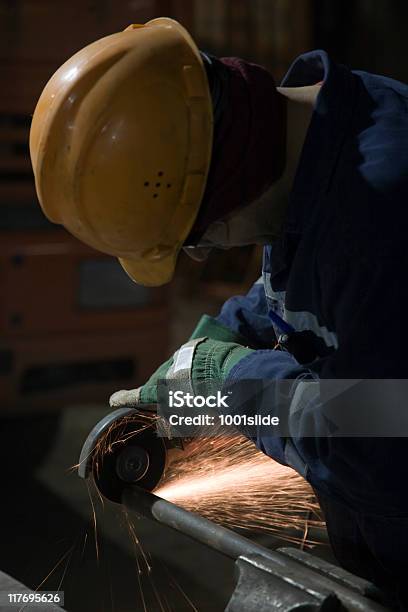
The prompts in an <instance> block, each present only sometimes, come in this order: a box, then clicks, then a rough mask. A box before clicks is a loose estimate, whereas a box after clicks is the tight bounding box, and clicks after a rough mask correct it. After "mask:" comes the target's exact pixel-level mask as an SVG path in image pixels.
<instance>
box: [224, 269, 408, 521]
mask: <svg viewBox="0 0 408 612" xmlns="http://www.w3.org/2000/svg"><path fill="white" fill-rule="evenodd" d="M400 264H401V260H396V259H394V258H389V259H383V260H382V261H377V262H376V263H374V264H373V263H372V260H371V262H370V267H369V269H368V264H367V269H365V264H364V263H362V262H360V265H359V266H355V270H354V272H353V271H351V270H350V269H348V270H344V273H345V276H346V275H347V278H343V279H339V280H342V282H341V286H342V291H341V292H338V293H337V292H336V302H335V304H336V308H335V309H334V310H333V320H334V323H335V331H336V333H337V335H338V339H339V347H338V349H337V350H336V351H334V352H333V353H332V354H331V355H329V356H328V357H326V358H324V359H322V360H320V361H316V362H313V363H312V364H309V365H308V367H307V366H303V365H300V364H299V363H298V362H297V361H296V360H295V358H294V357H293V356H292V355H291V354H289V353H285V352H281V351H274V350H257V351H255V352H254V353H252V354H251V355H248V356H247V357H245V358H244V359H242V360H241V361H240V362H239V363H238V364H237V365H236V366H235V367H234V368H233V369H232V370H231V372H230V374H229V380H228V383H234V382H235V383H237V382H239V381H245V380H246V381H251V380H258V381H259V380H262V381H263V387H266V386H267V385H265V382H268V381H269V382H270V381H275V382H277V381H282V385H275V388H273V392H269V393H264V398H263V400H262V401H260V402H254V403H253V406H252V410H253V412H256V413H257V414H261V415H265V414H272V415H275V414H276V413H277V412H279V415H283V421H284V424H283V430H282V433H281V434H279V435H274V434H273V433H271V429H270V428H269V429H268V428H265V427H258V428H257V430H256V431H255V433H254V435H253V436H252V438H253V439H254V441H255V443H256V444H257V446H258V447H259V448H260V449H261V450H262V451H263V452H264V453H266V454H267V455H269V456H270V457H272V458H274V459H276V460H277V461H279V462H281V463H284V464H286V465H290V466H291V467H293V468H294V469H296V470H297V471H298V472H299V473H300V474H302V475H303V476H304V477H306V478H307V479H308V480H309V482H310V483H311V484H312V485H313V486H314V487H315V488H316V489H317V490H320V491H321V492H322V493H326V494H328V495H331V496H335V497H337V498H338V499H339V500H343V501H345V502H347V503H349V504H352V505H354V506H355V507H358V508H359V509H360V510H363V509H366V510H371V511H377V510H379V509H381V511H383V509H384V505H385V504H386V505H387V506H388V508H389V509H390V511H394V510H395V509H398V508H401V503H402V499H400V496H401V495H403V496H405V495H406V493H405V487H402V486H401V482H402V480H403V479H404V476H403V474H402V472H401V470H402V469H403V466H405V465H406V456H407V454H408V444H407V435H408V431H405V432H403V431H401V432H398V429H397V428H394V429H393V428H392V427H391V429H388V432H387V433H386V434H385V435H384V436H382V435H381V431H382V430H380V429H378V428H377V429H376V430H374V429H373V425H372V422H371V420H372V417H371V415H372V414H374V413H373V412H372V409H373V406H374V407H375V408H376V409H377V408H379V409H380V411H381V416H383V417H385V419H386V421H384V425H385V426H387V425H390V423H391V424H392V419H393V418H394V417H393V416H392V414H393V413H392V412H391V409H392V408H391V403H390V402H391V399H390V398H391V397H396V396H397V395H398V394H399V396H400V397H402V394H401V393H399V390H398V386H399V384H400V383H401V385H403V384H404V381H403V380H401V379H407V378H408V376H407V370H408V362H407V359H406V356H405V350H406V346H407V345H408V342H407V341H408V334H407V331H406V324H405V322H404V319H405V318H406V315H405V304H406V303H407V301H406V298H407V289H406V288H405V286H402V285H401V281H400V278H399V276H398V275H397V274H396V270H398V269H399V268H398V266H399V265H400ZM346 281H347V282H346ZM403 285H405V284H404V283H403ZM384 332H386V335H385V336H384V335H382V334H384ZM381 337H383V338H385V339H386V342H382V341H381ZM404 347H405V348H404ZM371 379H374V380H371ZM382 379H388V381H387V383H385V381H384V380H382ZM390 379H400V383H399V382H398V381H396V380H390ZM357 380H363V382H364V383H367V385H368V386H367V387H366V388H364V390H363V395H362V396H361V395H357V396H356V395H355V394H353V393H351V392H349V391H347V392H346V393H343V394H341V393H340V394H337V395H336V393H334V394H332V397H331V396H330V393H329V395H328V396H327V397H328V399H327V400H326V399H325V400H324V401H323V399H322V397H326V396H325V395H324V394H322V388H329V389H330V388H331V387H330V385H331V383H332V384H333V385H334V388H335V386H336V385H337V384H339V385H340V387H342V385H343V388H344V387H347V385H348V384H350V386H351V387H352V388H355V387H353V383H356V381H357ZM371 383H373V384H372V386H371V395H370V402H371V403H370V404H369V405H368V403H367V402H365V398H366V397H367V395H364V393H366V390H367V389H368V390H370V384H371ZM388 383H391V386H392V395H391V394H390V393H389V392H387V393H386V392H382V389H384V388H385V387H386V385H387V384H388ZM374 385H375V386H374ZM384 385H385V386H384ZM372 388H375V389H376V390H377V391H376V392H375V393H372ZM400 390H401V389H400ZM403 390H404V387H402V391H403ZM356 397H357V401H356ZM362 398H363V402H361V401H360V400H361V399H362ZM364 403H365V404H366V405H364ZM283 404H284V405H283ZM248 406H251V404H248V403H247V404H246V407H245V409H246V411H248ZM232 410H233V411H234V410H239V407H238V408H235V407H234V405H233V406H232ZM332 410H334V412H333V411H332ZM339 410H340V411H341V413H340V412H339ZM331 411H332V412H331ZM328 414H329V415H330V416H331V415H332V414H334V415H340V417H341V419H340V420H341V423H340V430H339V429H338V428H337V429H336V424H337V423H336V418H335V419H334V425H335V426H334V428H333V420H332V419H331V418H328ZM355 415H359V417H360V420H359V421H358V420H357V421H355V420H354V416H355ZM343 421H344V422H345V423H346V424H347V425H349V424H350V423H351V430H350V429H347V427H346V428H345V429H343V430H342V429H341V427H342V426H343ZM355 424H357V429H356V430H355V431H352V430H353V427H354V426H355ZM366 425H367V433H366V434H365V433H364V432H365V427H366ZM356 432H357V434H358V435H355V434H356ZM405 501H406V500H405ZM404 503H405V502H404Z"/></svg>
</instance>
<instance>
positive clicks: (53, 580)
mask: <svg viewBox="0 0 408 612" xmlns="http://www.w3.org/2000/svg"><path fill="white" fill-rule="evenodd" d="M156 16H171V17H174V18H176V19H179V20H180V21H181V22H182V23H183V24H184V25H185V26H186V27H187V28H189V29H190V30H191V31H192V33H193V35H194V36H195V37H196V40H197V42H198V44H199V46H200V47H201V48H203V49H204V50H207V51H210V52H212V53H214V54H219V55H221V54H223V55H228V54H230V55H240V56H242V57H244V58H246V59H249V60H253V61H257V62H259V63H263V64H264V65H266V66H267V67H268V68H269V69H270V70H271V71H272V73H273V74H274V75H275V77H276V79H277V80H279V79H280V78H281V77H282V76H283V75H284V73H285V72H286V70H287V68H288V67H289V65H290V63H291V62H292V61H293V59H294V58H295V57H296V56H297V55H298V54H299V53H302V52H304V51H308V50H310V49H313V48H323V49H325V50H327V51H328V52H329V53H330V54H331V56H332V57H333V58H334V59H335V60H336V61H339V62H342V63H345V64H348V65H349V66H351V67H352V68H357V69H363V70H368V71H372V72H377V73H382V74H387V75H388V76H392V77H395V78H398V79H401V80H406V81H408V62H407V59H406V58H407V51H408V37H407V35H406V24H407V22H408V3H407V2H405V1H404V0H392V1H390V0H347V2H345V1H344V0H195V1H187V0H166V1H165V0H162V1H160V0H156V1H155V0H120V1H118V0H117V1H113V0H98V1H91V0H69V1H64V0H0V83H1V87H0V298H1V299H0V410H1V413H0V459H1V467H2V504H1V515H0V516H1V522H0V570H3V571H5V572H8V573H10V574H11V575H13V576H14V577H15V578H17V579H19V580H21V581H22V582H24V583H26V584H27V585H28V586H30V587H32V588H36V587H38V586H39V585H40V584H41V582H42V581H43V580H44V579H45V578H46V577H47V575H48V574H49V573H50V572H51V575H50V577H49V578H48V579H47V580H46V581H45V583H44V585H43V586H42V587H41V588H43V589H45V588H48V589H52V588H57V587H58V586H59V585H60V583H61V584H62V587H61V588H63V589H65V593H66V608H67V609H68V610H70V611H71V612H82V611H87V612H92V611H95V612H101V611H102V610H116V611H118V612H126V611H127V610H129V611H130V610H142V609H143V607H142V603H141V598H140V591H139V586H138V579H137V573H136V569H135V568H136V565H135V558H134V550H133V549H132V546H131V544H130V538H129V536H128V533H127V531H126V529H125V528H124V527H123V522H124V521H123V516H122V515H121V513H120V511H119V509H118V508H116V507H114V506H111V505H109V504H107V505H106V506H105V508H104V509H103V508H101V507H100V505H99V506H98V507H97V515H98V532H99V544H100V555H99V561H98V560H97V558H96V553H95V544H94V535H93V533H94V532H93V526H92V523H91V521H90V517H91V505H90V501H89V497H88V494H87V491H86V488H85V486H84V484H83V483H82V482H80V481H79V479H78V478H77V477H76V475H75V473H74V472H72V471H69V467H70V466H72V465H73V464H74V463H75V462H76V460H77V456H78V453H79V450H80V448H81V445H82V442H83V440H84V437H85V436H86V435H87V433H88V431H89V430H90V429H91V427H92V426H93V424H94V423H95V422H96V421H97V420H98V419H99V418H100V417H101V415H103V414H104V413H106V412H107V411H108V410H109V409H108V407H107V399H108V397H109V394H110V393H111V392H112V391H114V390H116V389H118V388H123V387H126V388H131V387H133V386H136V385H138V384H141V383H142V382H143V381H144V380H145V379H146V378H147V377H148V376H149V374H150V373H151V372H152V371H153V370H154V369H155V367H157V365H158V364H159V363H161V361H162V360H163V359H164V358H165V357H167V355H168V353H169V352H170V350H171V349H175V348H176V347H177V346H178V345H179V344H180V343H181V342H182V341H184V340H185V339H186V338H187V337H188V336H189V334H190V332H191V330H192V328H193V327H194V324H195V322H196V320H197V319H198V317H199V315H200V314H202V313H203V312H207V313H215V312H217V310H218V308H219V306H220V305H221V303H222V302H223V300H224V299H226V298H227V297H228V296H230V295H232V294H234V293H236V292H242V291H245V290H246V289H247V288H248V287H249V286H250V284H251V283H252V282H253V281H254V280H255V279H256V278H257V276H258V274H259V265H260V251H259V249H252V248H246V249H239V250H233V252H230V253H218V254H215V255H213V256H211V258H210V259H209V261H208V262H207V263H206V264H196V263H193V262H191V261H190V260H188V259H187V258H186V257H184V256H181V257H180V261H179V265H178V269H177V274H176V278H175V280H174V282H173V283H172V285H171V286H170V287H166V288H164V289H157V290H145V289H143V288H140V287H137V286H136V285H134V284H132V283H131V282H130V281H129V280H128V278H127V277H126V275H125V274H124V272H123V271H122V270H121V268H120V267H119V265H118V264H117V263H116V262H115V261H114V260H112V259H110V258H107V257H105V256H103V255H101V254H98V253H95V252H93V251H92V250H91V249H89V248H87V247H84V246H83V245H80V244H79V243H78V242H77V241H76V240H74V239H73V238H71V237H70V236H68V234H66V232H65V231H64V230H62V229H61V228H58V227H56V226H52V225H51V224H49V223H48V222H47V220H46V219H45V217H44V216H43V214H42V212H41V209H40V207H39V205H38V203H37V200H36V196H35V188H34V182H33V175H32V170H31V164H30V159H29V152H28V135H29V128H30V122H31V116H32V113H33V110H34V108H35V104H36V100H37V99H38V97H39V95H40V93H41V91H42V88H43V87H44V85H45V83H46V82H47V80H48V79H49V77H50V76H51V74H52V73H53V72H54V70H56V69H57V68H58V66H59V65H60V64H61V63H62V62H63V61H65V60H66V59H67V58H69V57H70V56H71V55H72V54H73V53H74V52H75V51H77V50H79V49H80V48H82V47H83V46H85V45H86V44H88V43H90V42H92V41H93V40H95V39H97V38H99V37H102V36H105V35H108V34H110V33H112V32H115V31H118V30H120V29H123V28H125V27H126V26H127V25H128V24H129V23H132V22H133V23H135V22H136V23H137V22H141V23H143V22H144V21H146V20H148V19H151V18H153V17H156ZM139 532H140V535H141V537H143V539H144V541H145V542H146V546H147V549H148V550H149V551H151V553H152V554H153V557H154V559H155V563H154V566H155V568H157V569H156V570H155V572H156V573H155V580H156V584H157V585H158V588H159V589H160V592H161V593H163V596H164V597H166V598H167V600H168V601H169V602H171V608H172V609H173V610H183V609H192V608H191V606H189V605H188V604H186V602H185V599H183V597H182V596H181V595H180V594H177V593H179V591H178V590H177V588H176V587H175V586H174V584H173V583H172V581H171V579H169V573H168V572H170V573H171V574H172V575H174V576H175V577H176V578H177V580H178V582H179V583H180V584H181V586H182V587H183V588H184V589H185V590H186V592H187V593H188V595H189V597H191V599H192V600H193V601H194V602H195V605H196V607H197V609H199V610H200V611H203V610H221V609H222V608H223V606H224V605H225V603H226V601H227V599H228V596H229V594H230V592H231V588H232V566H231V564H230V562H228V561H226V560H224V559H223V558H221V557H220V556H216V555H213V554H212V553H209V552H207V551H205V550H203V548H202V547H199V546H196V545H193V544H192V543H190V542H189V541H188V540H187V539H183V538H181V537H180V536H176V535H174V534H171V533H169V532H168V530H165V529H158V528H156V527H155V526H152V525H149V524H145V523H143V524H140V525H139ZM86 534H87V535H86ZM64 555H65V556H64ZM60 559H62V561H61V563H60V565H58V567H57V569H56V570H55V571H54V572H52V569H53V567H54V565H55V564H56V563H57V562H58V561H59V560H60ZM163 564H164V565H165V566H166V568H167V569H163ZM143 580H145V579H143ZM144 589H145V592H146V598H147V602H148V603H147V605H148V609H149V610H156V609H160V606H159V604H158V603H157V599H156V598H155V596H154V589H152V585H151V582H149V580H147V584H145V585H144ZM183 602H184V603H183Z"/></svg>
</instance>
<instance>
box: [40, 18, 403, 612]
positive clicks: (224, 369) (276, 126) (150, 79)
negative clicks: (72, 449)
mask: <svg viewBox="0 0 408 612" xmlns="http://www.w3.org/2000/svg"><path fill="white" fill-rule="evenodd" d="M407 109H408V87H407V86H406V85H404V84H402V83H400V82H397V81H395V80H392V79H390V78H385V77H381V76H376V75H372V74H368V73H366V72H353V71H351V70H349V69H348V68H346V67H344V66H342V65H339V64H337V63H335V62H334V61H333V60H332V59H330V57H329V56H328V55H327V54H326V53H325V52H323V51H313V52H309V53H306V54H305V55H302V56H301V57H299V58H298V59H296V60H295V61H294V63H293V65H292V66H291V67H290V68H289V71H288V73H287V75H286V77H285V78H284V79H283V82H282V83H281V84H280V86H279V87H277V86H276V84H275V82H274V79H273V77H272V76H271V74H270V73H269V72H268V71H267V70H265V69H264V68H262V67H261V66H258V65H254V64H251V63H248V62H246V61H244V60H242V59H238V58H221V59H219V58H215V57H212V56H210V55H208V54H205V53H202V52H200V51H199V50H198V48H197V46H196V44H195V43H194V41H193V39H192V38H191V37H190V35H189V34H188V32H187V31H186V30H185V29H184V28H183V27H182V26H181V25H180V24H178V23H177V22H175V21H172V20H169V19H166V18H160V19H155V20H153V21H150V22H148V23H147V24H145V25H137V26H131V27H129V28H128V29H127V30H125V31H124V32H120V33H117V34H114V35H112V36H108V37H106V38H103V39H101V40H98V41H96V42H94V43H93V44H91V45H89V46H88V47H86V48H85V49H82V50H81V51H79V53H77V54H76V55H74V56H73V57H72V58H71V59H70V60H68V62H66V63H65V64H64V65H63V66H62V67H61V68H60V69H59V70H58V71H57V72H56V73H55V75H54V76H53V77H52V78H51V80H50V82H49V83H48V84H47V86H46V87H45V89H44V91H43V93H42V95H41V98H40V100H39V102H38V105H37V108H36V110H35V113H34V116H33V122H32V128H31V134H30V150H31V157H32V163H33V168H34V174H35V179H36V188H37V193H38V197H39V200H40V203H41V206H42V208H43V210H44V212H45V214H46V215H47V217H48V218H49V219H50V220H51V221H54V222H55V223H59V224H62V225H63V226H65V228H66V229H67V230H68V231H70V232H71V233H72V234H73V235H74V236H76V237H77V238H79V239H80V240H82V241H83V242H85V243H86V244H88V245H90V246H92V247H94V248H96V249H99V250H100V251H102V252H104V253H107V254H110V255H113V256H116V257H118V258H119V261H120V263H121V264H122V266H123V268H124V269H125V270H126V272H127V273H128V274H129V276H131V278H132V279H134V281H136V283H140V284H142V285H146V286H158V285H163V284H165V283H168V282H170V281H171V279H172V277H173V274H174V270H175V266H176V262H177V258H178V256H179V253H180V251H181V250H184V251H185V252H186V253H188V254H190V255H191V256H192V257H193V258H195V259H202V258H205V257H206V256H207V255H208V253H209V252H210V251H211V249H213V248H223V249H225V248H229V247H232V246H239V245H247V244H260V245H264V258H263V269H262V276H261V278H260V279H259V281H257V282H256V283H255V284H254V286H253V287H252V288H251V289H250V291H249V293H248V294H247V295H246V296H239V297H232V298H231V299H229V300H228V301H227V302H226V303H225V305H224V306H223V308H222V309H221V312H220V314H219V315H218V316H217V317H210V316H206V315H204V316H203V318H202V319H201V320H200V322H199V323H198V326H197V328H196V330H195V332H194V333H193V335H192V337H191V339H190V340H189V342H188V343H186V345H183V347H182V348H183V350H182V351H181V350H179V351H178V352H177V353H176V355H175V356H173V357H172V358H170V359H169V360H168V361H167V362H166V363H164V364H163V365H161V366H160V367H159V368H158V370H157V372H155V373H154V374H153V375H152V377H151V378H150V380H149V381H147V382H146V383H145V384H144V385H143V386H142V387H140V388H139V389H135V390H130V391H119V392H117V393H115V394H114V395H113V396H112V398H111V405H112V406H113V407H118V406H124V405H126V406H129V405H131V406H134V407H138V408H139V409H142V408H143V405H144V404H151V403H156V402H157V400H158V396H157V394H158V385H159V381H160V380H162V379H166V380H167V381H170V382H171V381H172V380H174V381H175V383H176V382H177V379H178V372H179V371H180V369H181V371H182V372H183V375H184V379H185V380H188V381H189V384H191V385H192V387H193V389H194V387H195V385H196V384H198V383H199V382H201V381H203V380H210V381H211V380H218V381H221V382H222V383H225V384H233V383H239V382H240V381H269V382H274V381H275V382H279V381H282V383H287V386H286V387H285V389H286V392H285V393H284V394H281V396H280V399H279V402H277V403H275V402H274V401H272V400H271V398H273V395H271V393H270V392H269V395H268V392H267V391H265V393H266V396H265V397H266V400H265V401H262V400H263V396H262V394H261V401H260V402H259V401H257V402H255V403H253V404H251V402H249V404H248V402H247V403H245V406H246V408H245V409H246V410H247V411H249V412H250V411H251V410H252V412H253V413H255V412H257V411H258V412H259V411H261V412H262V414H271V415H274V414H275V413H276V412H277V410H279V415H280V416H282V415H283V417H284V420H285V415H286V422H285V423H286V424H285V427H286V430H285V431H284V432H283V433H282V435H271V432H270V431H269V430H268V429H266V428H265V427H258V428H257V429H256V431H255V432H254V433H253V435H252V438H253V439H254V441H255V443H256V444H257V446H258V447H259V448H260V449H261V450H262V451H263V452H264V453H266V454H267V455H269V456H270V457H272V458H273V459H275V460H277V461H279V462H280V463H283V464H285V465H289V466H291V467H293V468H294V469H295V470H297V471H298V472H299V473H300V474H301V475H302V476H303V477H304V478H306V479H307V480H308V482H309V483H310V484H311V485H312V486H313V488H314V490H315V491H316V494H317V496H318V499H319V502H320V505H321V507H322V510H323V511H324V514H325V518H326V522H327V528H328V533H329V537H330V541H331V545H332V548H333V551H334V554H335V555H336V557H337V559H338V561H339V562H340V564H341V565H342V566H344V567H345V568H347V569H348V570H350V571H352V572H355V573H357V574H358V575H360V576H363V577H365V578H368V579H369V580H371V581H373V582H374V583H375V584H376V585H377V586H378V587H379V588H380V589H382V591H383V592H385V593H387V597H388V603H389V605H390V606H391V607H392V606H394V607H395V608H397V607H398V606H399V607H400V608H401V609H407V608H408V594H407V587H406V578H405V576H406V574H407V571H408V562H407V560H406V556H407V555H406V551H407V550H408V505H407V500H408V492H407V486H406V472H405V463H406V458H407V455H408V442H407V438H406V435H407V431H406V430H405V429H403V428H400V427H399V425H398V424H397V423H396V422H395V427H394V426H393V425H394V421H393V419H394V416H393V415H394V413H393V412H390V411H388V412H387V418H388V421H387V422H386V423H385V422H384V423H383V425H384V426H385V427H386V429H387V427H388V429H387V433H386V434H384V435H381V434H382V432H383V430H382V425H381V427H380V428H379V429H375V427H374V428H371V425H372V423H371V417H370V414H371V413H370V406H371V404H369V405H368V407H367V405H364V406H363V403H364V398H365V397H366V396H365V395H364V394H363V395H362V396H361V397H362V398H363V400H362V403H360V402H350V401H349V399H348V396H347V393H346V391H345V389H346V388H349V387H352V385H351V384H350V381H356V380H363V381H364V380H372V381H373V384H374V383H375V385H374V386H375V388H377V389H379V390H380V393H379V394H378V393H375V394H374V393H373V394H372V399H373V398H374V400H375V401H377V399H378V396H380V398H381V397H384V395H385V398H386V399H385V400H384V401H383V402H382V406H383V407H384V405H385V406H387V410H388V405H387V402H388V399H389V398H390V394H389V393H384V394H382V393H381V390H382V389H384V388H386V382H387V381H386V379H387V380H388V379H399V380H401V379H402V380H403V379H405V378H407V373H408V359H407V357H406V351H407V346H408V332H407V324H406V307H407V304H408V300H407V297H408V296H407V282H406V278H405V275H406V271H407V269H408V268H407V263H408V257H407V240H406V235H407V227H408V207H407V202H408V112H407ZM180 364H181V365H180ZM176 365H177V366H178V367H175V366H176ZM324 381H329V382H330V381H339V382H340V381H346V383H345V385H343V387H342V393H341V395H340V398H341V401H340V402H337V404H339V403H340V406H341V407H342V408H341V410H340V413H341V414H342V415H343V416H344V417H345V418H346V420H347V418H348V417H353V418H354V416H356V415H357V417H361V415H363V416H362V417H361V418H358V419H357V420H359V427H358V429H356V430H353V431H351V430H350V428H349V429H346V431H347V434H348V435H341V433H342V432H340V435H336V433H335V431H334V430H335V429H336V427H337V429H338V427H339V426H338V424H337V422H336V418H337V417H334V420H333V419H332V418H327V412H325V410H324V406H323V404H324V402H322V397H321V392H320V386H321V385H323V383H324ZM347 381H348V382H347ZM384 385H385V387H384ZM264 387H265V388H266V387H267V385H264ZM343 391H344V393H343ZM334 395H336V396H338V394H336V393H335V394H334ZM391 395H392V393H391ZM275 397H276V395H275ZM361 397H360V399H361ZM330 401H331V400H330ZM375 401H374V403H375ZM334 403H335V404H336V402H334ZM377 403H378V401H377ZM278 404H279V405H278ZM337 404H336V410H337V409H338V406H337ZM380 404H381V402H380ZM403 404H404V402H403ZM373 405H374V404H373ZM251 406H252V407H251ZM239 409H240V408H239V406H233V408H231V411H234V410H239ZM336 414H337V416H338V413H336ZM351 420H353V419H351ZM361 420H362V421H363V425H362V426H361V423H360V421H361ZM352 425H353V426H354V424H352ZM365 426H367V430H369V431H368V433H367V435H364V431H363V430H364V427H365ZM389 426H390V427H389ZM341 427H342V425H341V426H340V429H341ZM384 431H385V430H384ZM356 432H357V434H358V435H356ZM343 433H344V430H343Z"/></svg>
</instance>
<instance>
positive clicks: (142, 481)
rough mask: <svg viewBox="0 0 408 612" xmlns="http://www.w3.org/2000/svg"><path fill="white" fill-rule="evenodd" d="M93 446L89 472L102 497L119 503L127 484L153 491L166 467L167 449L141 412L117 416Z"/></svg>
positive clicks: (149, 421)
mask: <svg viewBox="0 0 408 612" xmlns="http://www.w3.org/2000/svg"><path fill="white" fill-rule="evenodd" d="M105 436H106V438H105V439H104V440H103V443H102V444H99V446H98V448H96V449H95V453H94V457H93V460H92V474H93V478H94V481H95V484H96V486H97V488H98V489H99V491H100V492H101V493H102V495H103V496H104V497H106V498H107V499H109V500H110V501H113V502H116V503H121V502H122V492H123V490H124V489H125V488H126V487H128V486H129V485H131V484H137V485H138V486H139V487H141V488H143V489H145V490H147V491H153V489H155V487H156V486H157V485H158V483H159V482H160V480H161V478H162V476H163V473H164V470H165V468H166V461H167V450H166V446H165V443H164V440H163V439H162V438H159V437H158V436H157V434H156V430H155V427H154V426H152V423H151V420H149V419H148V418H147V417H143V415H135V417H134V418H133V417H132V418H131V419H129V418H126V419H119V420H118V421H117V422H116V423H115V424H114V426H111V427H110V428H109V431H108V432H107V433H106V434H105Z"/></svg>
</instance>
